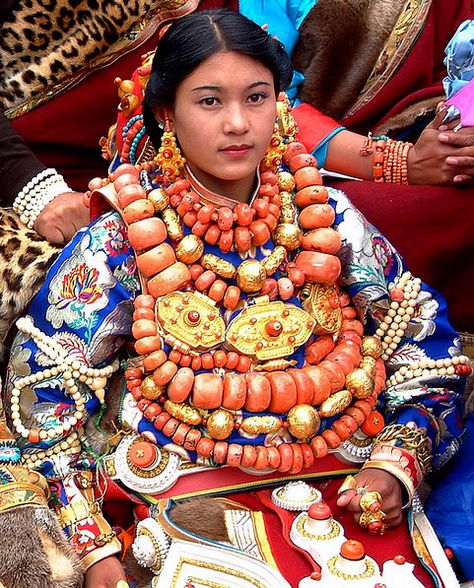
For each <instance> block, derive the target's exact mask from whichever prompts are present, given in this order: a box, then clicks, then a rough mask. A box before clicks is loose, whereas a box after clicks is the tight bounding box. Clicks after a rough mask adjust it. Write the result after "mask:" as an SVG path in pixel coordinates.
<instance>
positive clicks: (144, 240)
mask: <svg viewBox="0 0 474 588" xmlns="http://www.w3.org/2000/svg"><path fill="white" fill-rule="evenodd" d="M166 236H167V231H166V226H165V224H164V222H163V221H162V220H161V219H159V218H157V217H151V218H145V219H142V220H139V221H137V222H135V223H132V224H131V225H130V227H129V228H128V240H129V241H130V245H131V246H132V247H133V248H134V249H135V251H141V250H143V249H148V248H149V247H153V246H154V245H159V244H160V243H163V241H164V240H165V239H166Z"/></svg>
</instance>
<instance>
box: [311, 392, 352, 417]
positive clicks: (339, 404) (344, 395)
mask: <svg viewBox="0 0 474 588" xmlns="http://www.w3.org/2000/svg"><path fill="white" fill-rule="evenodd" d="M351 402H352V394H351V393H350V392H349V390H339V392H335V393H334V394H331V396H329V398H327V399H326V400H325V401H324V402H323V403H322V404H321V407H320V409H319V412H320V414H321V415H322V416H323V417H331V416H334V415H336V414H338V413H340V412H342V411H343V410H344V409H345V408H347V407H348V406H349V404H350V403H351Z"/></svg>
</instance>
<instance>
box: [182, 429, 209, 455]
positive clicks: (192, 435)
mask: <svg viewBox="0 0 474 588" xmlns="http://www.w3.org/2000/svg"><path fill="white" fill-rule="evenodd" d="M201 438H203V439H204V437H202V433H201V431H199V429H190V430H189V432H188V434H187V435H186V437H185V439H184V443H183V447H184V448H185V449H187V450H188V451H196V445H197V444H198V443H199V440H200V439H201Z"/></svg>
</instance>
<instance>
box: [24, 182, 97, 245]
mask: <svg viewBox="0 0 474 588" xmlns="http://www.w3.org/2000/svg"><path fill="white" fill-rule="evenodd" d="M88 223H89V209H88V208H87V207H86V206H85V205H84V203H83V195H82V194H81V193H80V192H65V193H64V194H60V195H59V196H56V198H55V199H54V200H52V201H51V202H50V203H49V204H47V205H46V206H45V207H44V209H43V210H42V212H41V214H40V215H39V216H38V218H37V219H36V221H35V230H36V231H37V232H38V233H39V234H40V235H41V236H42V237H44V238H45V239H46V240H47V241H49V242H50V243H56V244H59V245H62V244H64V243H67V242H68V241H69V240H70V239H72V237H74V235H75V234H76V233H77V231H78V230H79V229H80V228H81V227H83V226H85V225H87V224H88Z"/></svg>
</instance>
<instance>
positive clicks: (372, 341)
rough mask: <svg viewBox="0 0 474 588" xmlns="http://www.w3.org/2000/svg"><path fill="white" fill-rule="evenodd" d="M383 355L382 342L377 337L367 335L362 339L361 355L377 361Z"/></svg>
mask: <svg viewBox="0 0 474 588" xmlns="http://www.w3.org/2000/svg"><path fill="white" fill-rule="evenodd" d="M382 353H383V347H382V341H380V339H379V338H378V337H375V336H372V335H368V336H367V337H363V338H362V355H370V356H371V357H373V358H375V359H377V358H378V357H380V356H381V355H382Z"/></svg>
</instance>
